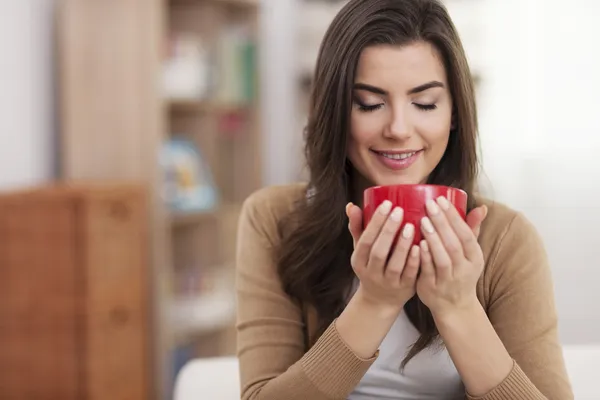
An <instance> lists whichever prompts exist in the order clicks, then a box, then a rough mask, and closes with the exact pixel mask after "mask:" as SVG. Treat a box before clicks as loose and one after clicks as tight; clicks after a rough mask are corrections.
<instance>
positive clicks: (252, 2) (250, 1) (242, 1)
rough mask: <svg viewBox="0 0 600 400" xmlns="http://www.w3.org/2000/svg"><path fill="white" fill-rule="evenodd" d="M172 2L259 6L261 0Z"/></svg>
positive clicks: (175, 0) (176, 1)
mask: <svg viewBox="0 0 600 400" xmlns="http://www.w3.org/2000/svg"><path fill="white" fill-rule="evenodd" d="M169 1H170V3H171V4H174V5H178V4H194V3H200V2H208V3H214V4H215V5H226V6H238V7H251V8H254V7H258V6H259V5H260V0H169Z"/></svg>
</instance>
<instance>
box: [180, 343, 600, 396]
mask: <svg viewBox="0 0 600 400" xmlns="http://www.w3.org/2000/svg"><path fill="white" fill-rule="evenodd" d="M564 355H565V362H566V365H567V370H568V372H569V376H570V378H571V383H572V385H573V391H574V394H575V399H577V400H600V344H599V345H595V346H565V348H564ZM198 399H203V400H239V399H240V388H239V377H238V364H237V359H236V358H234V357H231V358H213V359H198V360H193V361H191V362H189V363H188V364H187V365H185V366H184V367H183V369H182V370H181V372H180V373H179V375H178V377H177V381H176V383H175V393H174V400H198Z"/></svg>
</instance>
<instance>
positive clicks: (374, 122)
mask: <svg viewBox="0 0 600 400" xmlns="http://www.w3.org/2000/svg"><path fill="white" fill-rule="evenodd" d="M382 129H383V127H382V121H381V117H377V115H376V113H373V114H364V113H359V112H357V111H353V112H352V115H351V118H350V137H351V141H350V145H351V146H353V147H354V150H355V151H359V150H361V148H364V149H365V150H366V149H368V148H369V147H370V146H371V145H372V144H373V143H375V142H376V141H377V138H378V137H380V136H381V132H382Z"/></svg>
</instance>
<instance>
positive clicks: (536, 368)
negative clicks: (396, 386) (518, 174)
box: [467, 214, 573, 400]
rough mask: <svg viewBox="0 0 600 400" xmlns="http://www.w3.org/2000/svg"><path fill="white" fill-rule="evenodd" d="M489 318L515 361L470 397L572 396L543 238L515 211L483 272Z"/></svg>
mask: <svg viewBox="0 0 600 400" xmlns="http://www.w3.org/2000/svg"><path fill="white" fill-rule="evenodd" d="M484 280H485V281H484V282H485V283H484V284H485V286H486V287H487V288H488V290H489V302H488V307H487V308H488V309H487V313H488V317H489V319H490V321H491V323H492V325H493V326H494V328H495V330H496V333H497V334H498V336H499V337H500V339H501V340H502V342H503V343H504V346H505V347H506V349H507V351H508V353H509V354H510V356H511V357H512V358H513V360H514V365H513V369H512V371H511V373H510V374H509V375H508V377H506V379H505V380H504V381H503V382H502V383H501V384H500V385H499V386H498V387H496V388H494V389H493V390H492V391H491V392H489V393H487V394H486V395H485V396H482V397H477V398H476V397H470V396H467V398H468V399H470V400H476V399H477V400H509V399H520V400H569V399H573V393H572V390H571V386H570V383H569V379H568V376H567V372H566V369H565V363H564V359H563V354H562V348H561V345H560V342H559V338H558V333H557V330H558V321H557V315H556V307H555V302H554V289H553V282H552V277H551V272H550V267H549V265H548V260H547V256H546V252H545V249H544V246H543V244H542V240H541V238H540V236H539V235H538V233H537V231H536V230H535V228H534V227H533V225H532V224H531V223H530V222H529V221H528V220H527V219H526V218H525V217H524V216H523V215H522V214H516V216H515V217H514V218H513V219H512V221H511V222H510V224H509V225H508V228H507V229H506V230H505V233H504V235H503V236H502V237H501V239H500V242H499V244H498V246H497V247H496V250H495V252H494V253H492V259H491V260H490V264H489V268H488V269H487V270H486V272H485V275H484Z"/></svg>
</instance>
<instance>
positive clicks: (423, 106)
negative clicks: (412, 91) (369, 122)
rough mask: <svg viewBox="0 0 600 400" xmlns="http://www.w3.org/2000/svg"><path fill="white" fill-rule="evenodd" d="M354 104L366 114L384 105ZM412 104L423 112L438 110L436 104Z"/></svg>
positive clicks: (355, 102) (355, 101) (356, 102)
mask: <svg viewBox="0 0 600 400" xmlns="http://www.w3.org/2000/svg"><path fill="white" fill-rule="evenodd" d="M354 104H355V105H356V107H357V108H358V110H359V111H361V112H365V113H367V112H373V111H377V110H379V109H380V108H382V107H383V103H381V104H374V105H368V104H363V103H361V102H360V101H358V100H354ZM412 104H413V105H414V106H415V107H417V108H418V109H419V110H421V111H433V110H435V109H437V105H436V104H420V103H412Z"/></svg>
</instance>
